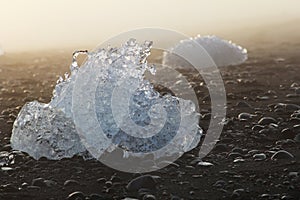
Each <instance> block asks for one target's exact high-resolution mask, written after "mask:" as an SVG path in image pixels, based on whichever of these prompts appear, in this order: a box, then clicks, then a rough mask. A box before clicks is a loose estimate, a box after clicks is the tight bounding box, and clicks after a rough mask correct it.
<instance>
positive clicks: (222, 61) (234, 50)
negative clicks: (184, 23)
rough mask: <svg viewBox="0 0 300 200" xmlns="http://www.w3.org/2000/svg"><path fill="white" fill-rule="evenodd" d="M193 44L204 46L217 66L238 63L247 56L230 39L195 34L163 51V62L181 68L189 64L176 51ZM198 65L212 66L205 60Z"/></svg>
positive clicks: (245, 52)
mask: <svg viewBox="0 0 300 200" xmlns="http://www.w3.org/2000/svg"><path fill="white" fill-rule="evenodd" d="M195 44H199V45H200V46H201V47H202V48H204V49H205V50H206V52H207V53H208V55H209V56H210V57H211V58H212V60H213V61H214V63H215V64H216V66H218V67H221V66H229V65H238V64H241V63H243V62H245V61H246V60H247V58H248V55H247V50H246V49H244V48H242V47H241V46H238V45H236V44H234V43H232V42H231V41H227V40H223V39H221V38H219V37H217V36H201V37H200V36H197V37H195V38H190V39H186V40H182V41H180V43H178V44H177V45H175V46H174V47H173V48H171V49H169V51H165V52H164V56H163V64H164V65H168V66H172V67H176V68H181V69H182V68H183V69H184V68H186V67H187V66H190V64H189V63H188V62H187V61H186V60H184V59H183V58H181V57H179V56H177V55H176V52H177V51H184V50H185V49H186V50H188V49H189V48H190V46H191V45H195ZM191 53H197V52H191ZM195 56H197V55H195ZM199 65H200V66H199V67H212V66H207V63H205V62H204V63H199Z"/></svg>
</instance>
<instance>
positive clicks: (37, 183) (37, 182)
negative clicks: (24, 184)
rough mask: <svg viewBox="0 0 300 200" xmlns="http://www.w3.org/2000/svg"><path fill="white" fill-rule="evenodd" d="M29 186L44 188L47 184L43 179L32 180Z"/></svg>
mask: <svg viewBox="0 0 300 200" xmlns="http://www.w3.org/2000/svg"><path fill="white" fill-rule="evenodd" d="M31 185H32V186H38V187H46V186H47V184H46V183H45V179H43V178H35V179H33V180H32V183H31Z"/></svg>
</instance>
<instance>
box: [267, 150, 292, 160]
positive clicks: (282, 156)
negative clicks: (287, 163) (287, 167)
mask: <svg viewBox="0 0 300 200" xmlns="http://www.w3.org/2000/svg"><path fill="white" fill-rule="evenodd" d="M292 158H294V156H293V155H292V154H291V153H289V152H287V151H285V150H280V151H277V152H276V153H274V155H273V156H272V157H271V160H277V159H292Z"/></svg>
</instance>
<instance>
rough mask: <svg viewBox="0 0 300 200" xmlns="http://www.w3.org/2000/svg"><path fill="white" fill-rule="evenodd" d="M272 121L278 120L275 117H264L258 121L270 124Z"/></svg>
mask: <svg viewBox="0 0 300 200" xmlns="http://www.w3.org/2000/svg"><path fill="white" fill-rule="evenodd" d="M271 123H274V124H276V123H277V121H276V120H275V119H274V118H273V117H263V118H261V119H260V120H259V121H258V124H259V125H269V124H271Z"/></svg>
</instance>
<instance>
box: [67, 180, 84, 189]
mask: <svg viewBox="0 0 300 200" xmlns="http://www.w3.org/2000/svg"><path fill="white" fill-rule="evenodd" d="M78 185H80V184H79V182H78V181H76V180H66V181H65V182H64V186H65V187H72V186H78Z"/></svg>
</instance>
